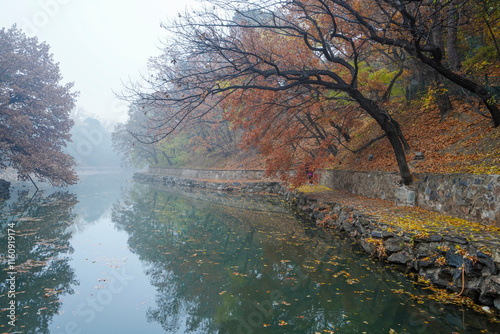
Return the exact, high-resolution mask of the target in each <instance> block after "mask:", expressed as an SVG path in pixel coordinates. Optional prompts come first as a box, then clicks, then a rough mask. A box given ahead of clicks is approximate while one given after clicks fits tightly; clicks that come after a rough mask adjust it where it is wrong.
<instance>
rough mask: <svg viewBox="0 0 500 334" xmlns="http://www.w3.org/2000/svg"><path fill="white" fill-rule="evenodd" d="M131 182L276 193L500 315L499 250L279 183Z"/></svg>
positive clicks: (378, 253) (162, 178) (139, 177)
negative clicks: (417, 229)
mask: <svg viewBox="0 0 500 334" xmlns="http://www.w3.org/2000/svg"><path fill="white" fill-rule="evenodd" d="M134 179H135V180H136V181H137V182H141V183H149V184H155V185H159V186H168V185H172V186H173V185H175V186H181V187H189V188H200V189H210V190H217V191H244V192H259V193H261V192H267V193H273V194H279V195H281V196H283V197H284V198H285V199H286V201H287V202H288V203H289V204H291V205H293V206H296V207H297V208H298V209H300V210H302V211H303V212H305V213H307V214H308V215H309V216H310V217H311V218H312V219H313V220H315V221H316V223H317V224H318V225H320V226H325V227H330V228H334V229H337V230H338V231H340V232H342V233H344V234H347V235H348V236H349V237H351V238H352V239H353V240H354V241H355V242H356V243H358V244H359V245H360V246H361V247H362V248H363V249H364V250H365V251H366V252H367V253H369V254H371V255H372V256H374V257H377V258H380V259H382V260H384V261H388V262H390V263H394V264H398V265H400V266H402V267H403V268H405V269H406V271H407V272H413V273H416V274H417V275H418V276H419V277H421V278H423V279H424V280H426V281H428V282H430V283H432V284H433V285H434V286H436V287H439V288H443V289H446V290H447V291H449V292H454V293H456V294H457V295H460V296H466V297H470V298H471V299H472V300H473V301H474V302H475V303H477V304H479V305H483V306H484V307H483V309H484V310H485V311H487V312H491V313H497V314H500V270H499V268H500V250H499V249H498V248H495V249H491V247H489V248H486V247H484V245H481V244H480V243H477V242H473V241H471V240H468V239H467V238H464V237H463V236H460V235H457V234H448V233H446V234H444V233H443V234H440V233H431V234H422V233H419V234H416V233H414V232H409V231H404V230H401V229H398V228H396V227H394V226H392V225H389V224H386V223H384V222H383V221H382V220H380V219H377V218H373V217H371V216H370V215H367V214H364V213H362V212H361V211H359V210H356V209H355V208H353V207H350V206H349V205H344V204H339V203H335V198H332V199H329V200H328V201H322V200H318V199H317V198H314V196H311V195H308V194H304V193H300V192H294V191H289V190H288V189H286V188H285V187H283V186H282V185H281V184H280V183H279V182H268V181H263V182H256V181H248V182H247V181H219V180H216V181H214V180H212V181H208V180H196V179H185V178H181V177H175V176H168V175H155V174H148V173H137V174H135V175H134ZM490 246H491V244H490Z"/></svg>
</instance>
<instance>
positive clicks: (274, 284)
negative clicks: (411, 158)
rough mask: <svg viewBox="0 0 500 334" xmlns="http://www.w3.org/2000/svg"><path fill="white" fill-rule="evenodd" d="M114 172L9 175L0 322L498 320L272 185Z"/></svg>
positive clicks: (439, 329) (84, 327) (160, 329)
mask: <svg viewBox="0 0 500 334" xmlns="http://www.w3.org/2000/svg"><path fill="white" fill-rule="evenodd" d="M127 179H130V176H127V175H123V174H99V173H95V174H89V175H84V176H82V177H81V181H80V184H79V185H77V186H72V187H69V188H68V189H65V190H64V191H56V190H50V189H49V190H47V191H43V192H38V193H36V194H34V191H33V190H30V188H28V187H23V186H19V185H18V186H14V187H13V188H12V189H11V190H12V191H11V198H10V199H9V200H7V201H5V202H3V203H1V202H0V210H1V211H0V215H1V216H0V218H1V221H2V231H1V233H2V234H1V238H0V252H1V253H2V274H1V275H2V279H1V285H0V295H1V303H2V304H1V305H0V308H2V312H0V316H1V318H0V326H1V327H0V332H2V333H3V332H5V333H37V334H38V333H56V334H63V333H68V334H69V333H147V334H150V333H152V334H155V333H311V334H316V333H485V332H487V333H495V332H498V331H499V325H498V324H496V323H492V322H491V321H490V318H488V316H486V315H483V314H480V313H476V312H474V311H472V310H469V309H467V308H465V307H459V306H455V305H446V304H442V303H441V302H439V301H437V300H436V297H435V296H434V295H433V294H432V291H429V290H428V289H425V287H424V286H422V285H420V284H418V283H414V282H412V281H411V280H409V279H408V278H407V277H405V275H404V274H403V273H402V272H401V271H400V270H397V269H395V268H393V267H391V266H389V265H387V264H385V263H383V262H379V261H374V260H372V259H370V258H369V257H368V256H367V255H366V254H364V253H363V252H362V251H361V250H360V249H359V248H358V246H356V245H354V244H352V242H351V241H350V240H349V239H348V238H345V237H343V236H342V235H339V234H337V233H335V231H326V230H323V229H320V228H316V227H313V226H311V225H310V224H309V223H308V222H307V221H306V220H305V219H303V218H302V217H301V216H300V215H298V214H297V213H294V212H292V211H290V210H289V209H287V208H286V207H285V205H284V203H283V202H282V201H281V200H280V198H278V197H275V196H257V195H242V194H220V193H208V192H207V193H203V192H197V191H181V190H178V189H177V190H176V189H162V190H159V189H156V188H154V187H149V186H147V185H141V184H134V183H133V182H130V181H128V182H127ZM9 236H11V238H9ZM10 245H14V246H10ZM9 247H10V248H9ZM9 252H10V253H9ZM13 252H15V256H16V258H15V260H13V262H12V261H11V262H10V263H9V260H12V258H9V254H11V253H13ZM11 265H13V267H10V266H11ZM9 279H10V280H9ZM13 289H14V290H13ZM10 302H13V303H15V309H14V310H12V308H11V309H9V305H10V304H9V303H10ZM11 314H14V316H15V318H12V317H11V318H9V315H11ZM12 319H14V320H12Z"/></svg>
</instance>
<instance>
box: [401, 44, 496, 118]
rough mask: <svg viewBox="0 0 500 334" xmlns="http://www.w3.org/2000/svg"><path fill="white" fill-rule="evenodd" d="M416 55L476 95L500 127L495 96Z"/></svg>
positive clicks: (433, 61) (441, 66) (426, 58)
mask: <svg viewBox="0 0 500 334" xmlns="http://www.w3.org/2000/svg"><path fill="white" fill-rule="evenodd" d="M410 51H411V50H410ZM416 55H417V57H418V58H419V59H420V60H422V61H423V62H424V63H425V64H427V65H429V66H430V67H432V68H433V69H435V70H436V71H438V73H439V74H441V75H442V76H443V77H445V78H447V79H449V80H450V81H452V82H454V83H456V84H457V85H459V86H460V87H462V88H465V89H467V90H468V91H469V92H472V93H474V94H476V95H477V96H478V97H479V98H480V99H481V101H482V102H483V103H484V105H485V106H486V108H488V111H489V112H490V114H491V117H492V119H493V125H494V127H497V126H499V125H500V110H499V109H498V106H497V105H496V104H495V99H493V96H492V95H491V94H490V93H489V92H488V91H487V90H486V88H484V87H483V86H481V85H478V84H477V83H475V82H474V81H471V80H469V79H467V78H465V77H463V76H461V75H458V74H456V73H455V72H453V71H452V70H450V69H449V68H446V67H445V66H443V64H442V63H441V62H439V61H435V60H433V59H431V58H429V57H426V56H424V55H423V54H422V53H421V52H419V51H417V53H416Z"/></svg>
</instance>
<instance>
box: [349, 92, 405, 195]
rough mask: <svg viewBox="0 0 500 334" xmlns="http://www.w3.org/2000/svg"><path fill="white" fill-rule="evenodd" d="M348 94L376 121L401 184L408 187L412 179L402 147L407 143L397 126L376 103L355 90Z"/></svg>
mask: <svg viewBox="0 0 500 334" xmlns="http://www.w3.org/2000/svg"><path fill="white" fill-rule="evenodd" d="M348 94H349V95H350V96H351V97H352V98H353V99H355V100H356V101H357V102H358V103H359V105H360V106H361V107H362V108H363V109H364V110H366V112H367V113H368V114H369V115H370V116H371V117H373V118H374V119H375V121H377V123H378V125H379V126H380V128H381V129H382V130H383V131H384V132H385V134H386V135H387V138H388V139H389V142H390V143H391V145H392V150H393V151H394V155H395V157H396V162H397V163H398V168H399V175H400V176H401V179H402V181H403V184H405V185H410V184H411V183H412V182H413V178H412V175H411V172H410V168H408V162H407V161H406V155H405V151H404V147H407V145H408V144H407V143H406V141H405V140H404V138H402V133H401V129H400V128H399V124H398V123H397V122H396V121H395V120H393V119H392V117H391V116H390V115H389V114H388V113H387V112H386V111H385V110H382V108H380V107H379V106H378V105H377V103H375V102H374V101H372V100H370V99H368V98H366V97H365V96H364V95H363V94H361V92H360V91H359V90H357V89H349V90H348Z"/></svg>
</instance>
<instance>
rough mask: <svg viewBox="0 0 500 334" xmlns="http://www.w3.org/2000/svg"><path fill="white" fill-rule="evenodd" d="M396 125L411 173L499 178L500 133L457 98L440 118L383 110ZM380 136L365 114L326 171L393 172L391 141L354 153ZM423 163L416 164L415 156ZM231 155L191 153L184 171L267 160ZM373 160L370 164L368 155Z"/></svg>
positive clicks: (421, 110) (400, 108) (411, 109)
mask: <svg viewBox="0 0 500 334" xmlns="http://www.w3.org/2000/svg"><path fill="white" fill-rule="evenodd" d="M385 107H386V108H387V110H389V112H390V113H391V115H392V116H393V117H394V118H395V119H396V120H397V121H398V122H399V123H400V125H401V129H402V131H403V134H404V135H405V138H406V140H407V141H408V143H409V145H410V147H411V150H409V151H407V155H406V156H407V159H408V162H409V165H410V169H411V171H412V172H435V173H471V174H500V129H498V128H493V127H492V125H491V121H490V120H489V119H487V118H485V117H483V116H481V115H480V114H479V113H478V112H476V111H475V110H474V108H473V107H471V106H470V105H468V104H466V103H463V102H462V101H460V100H454V101H453V107H454V109H453V111H452V112H451V113H450V114H449V115H448V116H447V117H446V118H445V119H444V120H441V116H440V114H439V110H438V109H437V106H433V105H431V106H430V107H426V106H425V105H423V103H422V102H414V103H413V104H412V105H407V104H398V103H392V104H387V105H386V106H385ZM381 134H382V131H381V130H380V128H379V127H378V125H377V124H376V123H375V122H374V121H373V119H371V118H369V117H368V116H367V117H365V119H363V120H362V125H361V126H359V127H358V128H357V130H356V131H353V132H352V133H351V137H352V138H353V139H352V140H351V141H350V142H349V143H348V148H346V147H340V148H339V149H340V150H339V154H338V156H337V157H336V158H334V159H333V162H332V163H331V164H329V165H328V166H326V168H339V169H350V170H364V171H368V170H376V171H397V170H398V169H397V164H396V161H395V158H394V156H393V153H392V149H391V146H390V143H389V141H388V140H387V139H386V138H382V139H380V140H378V141H376V142H374V143H373V144H371V145H369V146H368V147H367V148H365V149H363V150H362V151H360V152H358V153H352V152H350V151H349V149H350V150H353V151H354V150H356V149H358V148H360V147H362V146H363V145H365V144H366V143H368V142H369V141H370V140H371V139H373V138H376V137H378V136H380V135H381ZM416 152H421V153H423V154H424V157H425V158H424V160H415V159H414V158H415V153H416ZM233 153H234V154H233V155H231V156H222V155H217V154H213V155H206V154H198V155H192V156H191V159H190V160H189V161H188V162H187V163H186V164H185V165H183V166H182V167H191V168H221V169H260V168H265V158H263V157H262V156H260V155H258V154H257V153H256V152H247V151H236V152H233ZM370 155H372V156H373V158H372V159H371V160H370V159H369V156H370Z"/></svg>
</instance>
